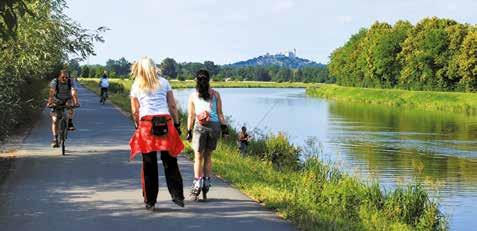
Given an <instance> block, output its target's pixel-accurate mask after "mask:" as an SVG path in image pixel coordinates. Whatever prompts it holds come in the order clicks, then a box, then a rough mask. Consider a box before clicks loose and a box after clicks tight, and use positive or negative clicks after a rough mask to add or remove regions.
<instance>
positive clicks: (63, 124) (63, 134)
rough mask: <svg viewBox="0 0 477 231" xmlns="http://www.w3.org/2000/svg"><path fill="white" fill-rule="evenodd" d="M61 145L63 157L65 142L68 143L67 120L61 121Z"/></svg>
mask: <svg viewBox="0 0 477 231" xmlns="http://www.w3.org/2000/svg"><path fill="white" fill-rule="evenodd" d="M60 129H61V130H60V145H61V155H63V156H64V155H65V149H66V147H65V141H66V136H67V134H68V129H67V127H66V120H65V119H64V118H62V119H61V125H60Z"/></svg>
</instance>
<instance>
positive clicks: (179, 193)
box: [142, 152, 184, 205]
mask: <svg viewBox="0 0 477 231" xmlns="http://www.w3.org/2000/svg"><path fill="white" fill-rule="evenodd" d="M161 160H162V164H163V165H164V172H165V175H166V183H167V188H168V189H169V193H170V194H171V197H172V198H177V199H181V200H184V189H183V184H182V176H181V172H180V171H179V165H178V164H177V158H175V157H171V156H170V155H169V153H167V152H161ZM158 192H159V172H158V167H157V152H150V153H143V154H142V194H143V196H144V203H146V204H149V205H154V204H156V201H157V194H158Z"/></svg>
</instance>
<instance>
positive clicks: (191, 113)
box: [187, 95, 195, 131]
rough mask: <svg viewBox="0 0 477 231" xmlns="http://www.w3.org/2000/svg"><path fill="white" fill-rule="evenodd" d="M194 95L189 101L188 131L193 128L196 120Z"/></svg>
mask: <svg viewBox="0 0 477 231" xmlns="http://www.w3.org/2000/svg"><path fill="white" fill-rule="evenodd" d="M192 97H193V95H190V96H189V102H188V104H187V131H190V130H192V127H193V126H194V122H195V119H194V117H195V109H194V100H193V98H192Z"/></svg>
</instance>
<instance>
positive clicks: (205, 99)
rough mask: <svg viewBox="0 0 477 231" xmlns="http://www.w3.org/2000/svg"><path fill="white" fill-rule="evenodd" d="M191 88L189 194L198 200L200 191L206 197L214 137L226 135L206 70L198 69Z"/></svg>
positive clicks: (215, 139) (219, 105)
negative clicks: (190, 179)
mask: <svg viewBox="0 0 477 231" xmlns="http://www.w3.org/2000/svg"><path fill="white" fill-rule="evenodd" d="M195 80H196V87H195V89H196V90H195V91H194V92H192V93H191V94H190V96H189V103H188V107H187V111H188V117H187V140H189V141H192V148H193V149H194V181H193V183H192V189H191V193H190V196H191V197H192V198H193V199H194V200H198V197H199V195H200V193H201V192H202V196H203V198H204V200H205V199H207V192H208V191H209V188H210V186H211V185H210V177H211V175H212V152H213V151H214V150H215V148H216V147H217V141H218V139H219V137H220V133H221V132H222V136H226V135H228V129H227V125H226V124H225V118H224V114H223V112H222V99H221V98H220V94H219V92H218V91H216V90H214V89H212V88H211V87H210V83H209V82H210V77H209V72H207V71H206V70H199V71H198V72H197V73H196V76H195Z"/></svg>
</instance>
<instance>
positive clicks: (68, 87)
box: [47, 70, 79, 148]
mask: <svg viewBox="0 0 477 231" xmlns="http://www.w3.org/2000/svg"><path fill="white" fill-rule="evenodd" d="M64 105H70V106H79V100H78V93H77V87H76V82H75V81H74V80H73V79H70V78H69V77H68V72H67V71H66V70H61V71H60V73H59V75H58V77H57V78H55V79H53V80H51V82H50V91H49V95H48V104H47V106H48V107H54V106H64ZM58 113H61V111H59V110H58V109H55V108H53V110H52V111H51V113H50V116H51V131H52V134H53V140H52V141H51V146H52V147H53V148H57V147H59V145H58V129H57V127H58V126H57V125H58V123H57V121H58V120H57V118H58ZM73 115H74V111H73V109H68V118H69V119H68V130H70V131H73V130H75V126H74V125H73Z"/></svg>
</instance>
